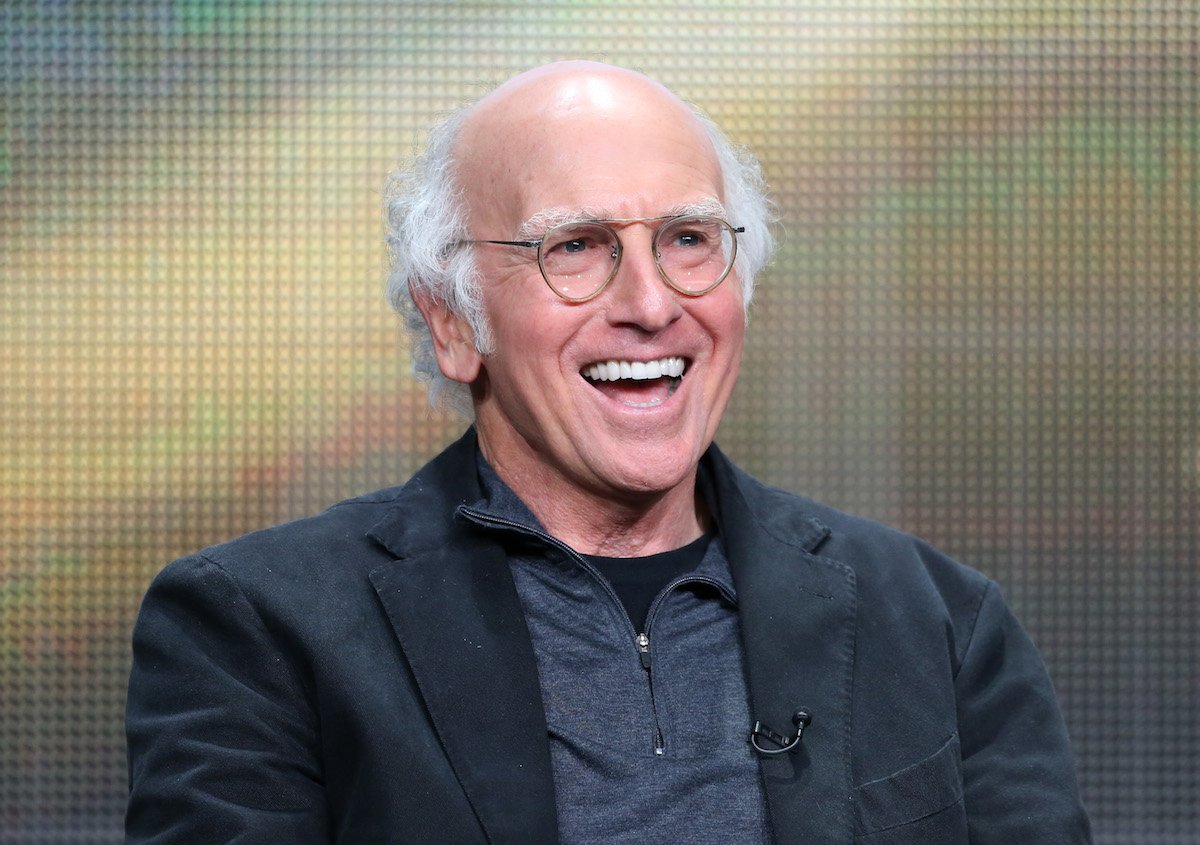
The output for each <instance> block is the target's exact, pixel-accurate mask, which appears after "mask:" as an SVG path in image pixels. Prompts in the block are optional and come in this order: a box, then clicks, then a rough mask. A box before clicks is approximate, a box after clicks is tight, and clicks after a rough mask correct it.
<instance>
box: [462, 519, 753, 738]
mask: <svg viewBox="0 0 1200 845" xmlns="http://www.w3.org/2000/svg"><path fill="white" fill-rule="evenodd" d="M458 510H459V512H460V513H462V514H463V516H465V517H467V518H468V519H470V520H471V521H473V522H475V523H476V524H477V525H480V526H482V527H484V528H502V529H507V530H509V531H515V532H517V533H518V534H524V535H525V536H527V537H533V538H535V539H537V540H541V541H542V542H543V543H547V544H548V545H550V546H552V547H553V548H555V549H558V550H559V551H560V552H562V553H563V554H565V555H567V556H568V557H570V558H571V559H572V560H574V561H575V562H576V563H578V564H579V565H580V566H581V567H583V570H584V571H585V572H587V573H588V574H589V575H590V576H591V577H592V579H593V580H594V581H596V583H598V584H599V585H600V586H601V588H603V590H604V591H605V592H606V593H607V594H608V596H609V598H610V599H611V601H612V602H613V603H614V604H615V605H616V606H617V608H618V610H619V611H620V615H621V617H622V618H624V620H625V624H626V627H627V628H628V630H630V631H634V635H633V645H634V647H635V648H636V649H637V655H638V660H639V661H640V662H641V664H642V668H643V669H645V670H646V684H647V686H648V687H649V691H650V711H651V713H652V714H653V716H654V754H655V756H659V757H661V756H662V755H663V754H664V753H665V752H666V744H665V743H664V741H663V735H662V725H661V724H660V722H659V718H658V702H657V701H656V699H655V696H654V676H653V673H652V672H651V665H652V658H651V652H650V627H651V625H653V624H654V615H655V612H656V611H657V610H658V606H659V605H660V604H662V601H663V599H664V598H666V596H668V595H669V594H670V593H671V591H672V590H674V589H675V588H676V587H679V586H680V585H681V584H689V583H702V584H710V585H711V586H713V587H715V588H716V589H717V590H718V591H720V593H721V595H723V596H725V597H726V598H727V599H728V600H730V601H732V600H733V597H732V596H731V595H730V594H729V591H728V589H727V588H726V587H725V585H724V584H722V583H721V582H720V581H717V580H716V579H715V578H710V577H708V576H707V575H684V576H681V577H679V578H676V579H675V580H674V581H671V582H670V583H669V584H667V585H666V586H665V587H663V588H662V589H661V590H659V592H658V595H657V596H655V597H654V602H653V603H652V604H651V605H650V610H649V611H648V612H647V613H646V630H645V631H637V630H635V629H634V627H633V620H632V619H630V618H629V612H628V611H626V610H625V605H624V604H623V603H622V602H621V597H620V596H618V595H617V591H616V590H614V589H613V587H612V584H610V583H609V582H608V579H607V578H605V577H604V576H603V575H601V574H600V572H599V570H597V569H596V567H594V566H592V565H591V564H590V563H588V562H587V561H586V560H584V559H583V558H582V557H581V556H580V554H579V553H578V552H577V551H575V550H574V549H572V548H571V547H570V546H568V545H567V544H566V543H564V542H562V541H561V540H558V539H556V538H554V537H552V536H550V535H549V534H547V533H546V532H545V531H539V530H538V529H536V528H530V527H529V526H528V525H524V524H522V523H520V522H514V521H513V520H511V519H505V518H504V517H502V516H493V515H492V514H487V513H483V512H481V511H477V510H475V509H473V508H469V507H467V506H466V505H459V506H458Z"/></svg>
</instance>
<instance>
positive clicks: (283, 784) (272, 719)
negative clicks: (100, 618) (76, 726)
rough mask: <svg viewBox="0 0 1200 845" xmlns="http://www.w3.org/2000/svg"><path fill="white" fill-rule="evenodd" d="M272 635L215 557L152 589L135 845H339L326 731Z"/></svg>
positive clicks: (143, 616)
mask: <svg viewBox="0 0 1200 845" xmlns="http://www.w3.org/2000/svg"><path fill="white" fill-rule="evenodd" d="M272 627H273V626H271V625H270V624H268V622H267V621H266V620H264V618H263V616H262V615H261V613H260V612H259V611H258V610H257V609H256V607H255V606H254V604H253V603H252V602H251V601H250V600H248V598H247V596H246V595H245V593H244V592H243V591H242V590H241V589H240V588H239V585H238V583H237V582H236V581H235V579H234V578H233V577H232V576H231V575H230V573H228V572H227V571H226V570H225V569H224V568H222V567H221V566H220V565H219V564H217V563H216V562H214V561H212V560H210V559H207V558H205V557H203V556H195V557H190V558H183V559H181V560H178V561H176V562H175V563H173V564H171V565H170V566H168V567H167V568H166V569H164V570H163V571H162V572H161V573H160V574H159V576H158V577H157V578H156V579H155V580H154V582H153V583H152V584H151V586H150V589H149V591H148V592H147V594H146V597H145V599H144V600H143V603H142V607H141V610H140V612H139V614H138V619H137V623H136V625H135V628H134V633H133V667H132V671H131V673H130V680H129V698H128V703H127V707H126V734H127V738H128V750H129V804H128V808H127V812H126V819H125V828H126V842H127V843H155V845H165V843H196V842H205V843H278V842H288V843H299V844H300V845H303V843H316V842H328V841H329V832H328V818H327V815H328V814H327V810H326V800H325V792H324V788H323V784H322V772H321V765H320V758H319V753H318V749H319V735H318V728H317V719H316V716H315V713H314V712H313V707H312V705H311V703H310V701H311V697H310V696H309V695H308V694H307V691H306V684H305V682H304V677H303V673H302V671H301V670H300V669H299V668H298V666H299V661H296V660H295V659H294V648H293V649H292V651H293V653H292V654H289V649H288V648H287V647H286V645H285V643H286V636H287V634H286V632H283V631H280V630H272ZM274 627H275V628H276V629H278V627H279V626H277V625H276V626H274Z"/></svg>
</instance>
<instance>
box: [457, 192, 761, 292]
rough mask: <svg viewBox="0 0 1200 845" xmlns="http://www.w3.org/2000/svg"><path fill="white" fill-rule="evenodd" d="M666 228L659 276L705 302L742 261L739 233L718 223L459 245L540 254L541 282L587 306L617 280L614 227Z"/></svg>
mask: <svg viewBox="0 0 1200 845" xmlns="http://www.w3.org/2000/svg"><path fill="white" fill-rule="evenodd" d="M630 223H661V225H660V226H659V227H658V228H657V229H656V230H655V232H654V241H653V243H652V246H651V250H652V252H653V254H654V263H655V265H656V266H657V267H658V275H659V276H661V277H662V280H663V281H664V282H666V283H667V284H668V285H669V286H670V287H671V288H672V289H673V290H676V291H678V292H679V293H681V294H683V295H684V296H703V295H704V294H706V293H708V292H709V291H710V290H712V289H713V288H715V287H716V286H717V285H719V284H721V282H723V281H724V280H725V277H726V276H728V275H729V271H730V270H731V269H732V268H733V260H734V259H735V258H736V257H737V235H738V233H739V232H745V231H746V229H745V227H744V226H739V227H738V228H736V229H735V228H734V227H733V226H731V225H729V224H728V223H726V222H725V221H724V220H722V219H721V218H719V217H711V216H709V215H705V214H693V215H682V216H667V217H639V218H633V219H626V220H623V219H609V220H581V221H574V222H571V223H563V224H561V225H559V226H555V227H554V228H553V229H551V230H550V231H548V232H547V233H546V234H545V235H544V236H543V237H542V239H541V240H538V241H491V240H464V241H459V242H458V243H460V244H499V245H500V246H519V247H525V248H527V249H536V250H537V260H538V267H539V268H540V269H541V271H542V278H544V279H545V280H546V284H547V285H549V286H550V290H552V291H554V292H555V293H556V294H558V295H559V296H560V297H562V298H563V299H565V300H566V301H567V302H587V301H588V300H589V299H592V298H593V297H596V296H598V295H599V294H600V292H601V291H602V290H604V288H605V287H606V286H607V285H608V283H609V282H611V281H612V279H613V277H614V276H616V275H617V268H618V267H620V266H621V253H622V246H621V239H620V238H619V237H618V236H617V233H616V231H615V230H614V229H613V228H612V225H610V224H618V225H622V226H625V225H628V224H630Z"/></svg>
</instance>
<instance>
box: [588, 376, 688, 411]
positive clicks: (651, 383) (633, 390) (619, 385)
mask: <svg viewBox="0 0 1200 845" xmlns="http://www.w3.org/2000/svg"><path fill="white" fill-rule="evenodd" d="M591 384H592V387H594V388H596V389H597V390H599V391H600V392H601V393H603V394H604V395H605V396H607V397H608V398H609V399H613V400H615V401H617V402H624V403H625V404H627V405H646V404H658V403H659V402H662V401H663V400H664V399H666V398H667V397H668V396H670V395H671V380H670V379H669V378H666V377H665V376H664V377H663V378H656V379H642V380H641V381H634V380H633V379H627V378H623V379H620V380H619V381H595V382H592V383H591Z"/></svg>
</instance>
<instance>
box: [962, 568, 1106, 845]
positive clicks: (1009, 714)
mask: <svg viewBox="0 0 1200 845" xmlns="http://www.w3.org/2000/svg"><path fill="white" fill-rule="evenodd" d="M955 687H956V691H957V697H958V724H959V739H960V742H961V749H962V762H963V787H964V794H963V800H964V804H965V807H966V811H967V817H968V829H969V831H970V841H971V842H972V843H986V844H987V845H991V843H996V845H1007V843H1013V842H1047V843H1049V842H1053V843H1063V844H1064V845H1073V844H1074V843H1090V842H1091V841H1092V840H1091V830H1090V825H1089V822H1088V818H1087V813H1086V812H1085V811H1084V808H1083V804H1082V803H1081V801H1080V798H1079V790H1078V786H1077V785H1076V780H1075V767H1074V762H1073V760H1072V756H1071V748H1070V743H1069V740H1068V737H1067V730H1066V726H1065V724H1064V722H1063V718H1062V714H1061V713H1060V711H1059V708H1058V702H1057V698H1056V697H1055V694H1054V688H1053V686H1052V685H1051V683H1050V677H1049V675H1048V674H1047V672H1046V667H1045V665H1044V664H1043V663H1042V659H1041V657H1040V655H1039V654H1038V652H1037V649H1036V647H1035V646H1034V644H1033V642H1032V640H1030V638H1029V635H1028V634H1026V633H1025V631H1024V630H1023V629H1022V627H1021V625H1020V623H1019V622H1018V621H1017V619H1016V617H1015V616H1014V615H1013V614H1012V612H1011V611H1010V610H1009V608H1008V606H1007V605H1006V604H1005V603H1004V600H1003V599H1002V598H1001V596H1000V592H999V589H998V588H997V587H996V586H995V585H994V584H991V583H989V585H988V587H987V589H986V590H985V592H984V595H983V600H982V602H981V604H980V606H979V611H978V614H977V615H976V620H975V624H974V627H973V629H972V633H971V637H970V640H969V642H968V644H967V647H966V650H965V653H964V655H963V658H962V663H961V665H960V667H959V671H958V674H957V676H956V678H955Z"/></svg>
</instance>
